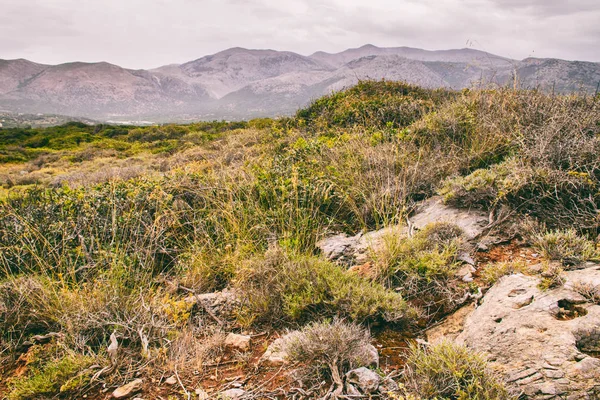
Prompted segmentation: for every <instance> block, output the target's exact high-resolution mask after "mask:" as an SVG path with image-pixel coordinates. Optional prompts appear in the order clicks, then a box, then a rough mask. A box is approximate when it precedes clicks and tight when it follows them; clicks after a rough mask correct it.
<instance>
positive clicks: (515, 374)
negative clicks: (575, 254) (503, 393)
mask: <svg viewBox="0 0 600 400" xmlns="http://www.w3.org/2000/svg"><path fill="white" fill-rule="evenodd" d="M564 275H565V278H566V284H565V285H564V286H563V287H559V288H556V289H552V290H547V291H542V290H541V289H539V288H538V284H539V283H540V279H539V278H538V277H532V276H525V275H522V274H514V275H510V276H505V277H503V278H501V279H500V280H499V281H498V282H497V283H496V284H495V285H494V286H493V287H492V288H491V289H490V290H489V291H488V292H487V293H486V294H485V296H484V297H483V299H482V302H481V305H480V306H479V307H478V308H476V309H475V310H474V311H473V312H472V313H471V314H470V315H469V316H468V317H467V319H466V322H465V326H464V330H463V332H462V333H461V334H460V335H458V337H457V338H456V341H457V342H459V343H463V344H465V345H467V346H468V347H470V348H473V349H475V350H477V351H480V352H483V353H486V354H488V355H489V357H490V359H491V360H493V361H492V362H491V364H492V365H493V366H494V368H496V369H498V370H500V371H501V372H502V373H503V374H504V375H505V377H506V379H507V381H508V382H510V384H511V385H512V386H514V387H515V388H516V389H519V390H521V391H523V392H525V393H526V394H527V395H528V396H530V398H532V399H542V398H547V397H544V396H553V395H558V394H560V393H564V392H566V393H572V392H573V393H586V394H587V395H589V396H591V395H592V393H593V390H594V389H593V382H594V381H595V382H598V381H600V359H597V358H594V357H589V356H587V355H586V354H585V353H582V349H585V348H586V346H587V343H588V342H589V341H591V342H593V343H600V340H599V339H597V338H596V336H595V332H596V330H595V329H596V328H594V327H598V326H600V306H599V305H595V304H591V303H583V302H582V301H585V300H584V299H582V298H581V296H580V295H579V294H578V293H576V292H574V291H573V290H572V289H571V288H572V283H571V282H574V281H577V282H596V281H597V280H598V279H600V270H598V267H597V266H596V265H595V266H594V267H591V268H587V269H584V270H577V271H567V272H565V273H564ZM565 301H568V302H569V303H570V304H574V305H576V306H577V307H581V309H582V310H583V312H579V313H577V314H573V317H572V318H571V319H564V318H559V316H558V315H557V312H558V310H559V309H561V308H562V309H563V310H564V307H567V308H568V306H565V303H564V302H565ZM499 316H500V317H499ZM500 318H501V319H500ZM498 321H500V323H499V322H498ZM593 343H592V344H593Z"/></svg>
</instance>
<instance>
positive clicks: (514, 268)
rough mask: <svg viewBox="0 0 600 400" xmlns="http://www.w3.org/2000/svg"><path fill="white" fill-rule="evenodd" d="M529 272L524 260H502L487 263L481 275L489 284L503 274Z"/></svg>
mask: <svg viewBox="0 0 600 400" xmlns="http://www.w3.org/2000/svg"><path fill="white" fill-rule="evenodd" d="M527 272H529V271H528V267H527V264H526V263H525V262H523V261H502V262H496V263H490V264H487V265H485V266H484V267H483V269H482V270H481V272H480V276H481V279H482V280H483V281H484V282H485V283H486V284H487V285H493V284H494V283H496V282H497V281H498V279H500V278H502V277H503V276H506V275H511V274H516V273H523V274H525V273H527Z"/></svg>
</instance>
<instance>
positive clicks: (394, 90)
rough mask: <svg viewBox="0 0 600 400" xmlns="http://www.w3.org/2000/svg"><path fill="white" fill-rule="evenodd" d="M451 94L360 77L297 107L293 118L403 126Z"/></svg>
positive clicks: (327, 124) (317, 123)
mask: <svg viewBox="0 0 600 400" xmlns="http://www.w3.org/2000/svg"><path fill="white" fill-rule="evenodd" d="M453 95H454V94H453V93H452V92H449V91H446V90H443V89H439V90H430V89H423V88H421V87H418V86H414V85H409V84H407V83H403V82H391V81H361V82H359V83H358V84H357V85H356V86H353V87H351V88H349V89H347V90H344V91H340V92H337V93H334V94H332V95H329V96H324V97H321V98H320V99H318V100H316V101H314V102H313V103H312V104H311V105H310V106H308V107H307V108H305V109H302V110H300V111H298V112H297V113H296V119H297V120H301V121H303V123H306V124H307V125H308V126H310V127H313V128H317V129H327V128H332V127H352V126H375V127H386V126H387V125H388V124H391V126H392V127H404V126H408V125H409V124H411V123H412V122H414V121H415V120H417V119H418V118H420V117H421V116H422V115H424V114H425V113H426V112H428V111H429V110H431V109H433V108H434V107H435V105H436V104H439V103H441V102H443V101H444V100H446V99H448V98H451V97H452V96H453Z"/></svg>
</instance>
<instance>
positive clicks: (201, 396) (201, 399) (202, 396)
mask: <svg viewBox="0 0 600 400" xmlns="http://www.w3.org/2000/svg"><path fill="white" fill-rule="evenodd" d="M194 392H195V393H196V396H198V400H208V399H209V398H210V396H209V395H208V393H206V392H205V391H204V390H202V389H200V388H198V389H196V390H195V391H194Z"/></svg>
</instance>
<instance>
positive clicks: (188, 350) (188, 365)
mask: <svg viewBox="0 0 600 400" xmlns="http://www.w3.org/2000/svg"><path fill="white" fill-rule="evenodd" d="M225 336H226V335H225V333H223V332H220V331H218V330H215V329H208V330H206V331H204V332H197V329H191V328H186V329H184V330H183V331H181V332H179V333H178V335H177V338H176V339H175V340H174V341H173V342H172V343H171V345H170V346H169V359H168V365H169V366H170V367H171V368H173V369H175V370H178V371H186V370H187V371H190V370H193V371H203V369H204V368H206V365H208V364H213V363H215V362H216V360H217V359H218V358H219V357H220V356H222V355H223V354H224V343H225Z"/></svg>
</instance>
